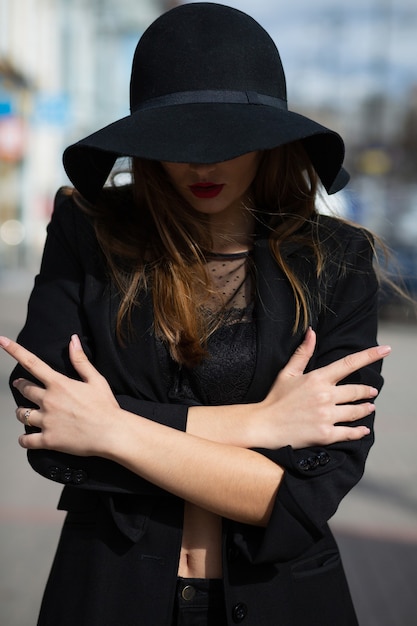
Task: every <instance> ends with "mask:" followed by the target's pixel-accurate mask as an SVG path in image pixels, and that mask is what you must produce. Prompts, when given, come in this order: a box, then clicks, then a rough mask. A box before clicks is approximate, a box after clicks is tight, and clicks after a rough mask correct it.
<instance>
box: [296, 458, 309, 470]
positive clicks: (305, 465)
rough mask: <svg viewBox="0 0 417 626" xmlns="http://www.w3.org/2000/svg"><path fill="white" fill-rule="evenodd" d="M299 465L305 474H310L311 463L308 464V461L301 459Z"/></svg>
mask: <svg viewBox="0 0 417 626" xmlns="http://www.w3.org/2000/svg"><path fill="white" fill-rule="evenodd" d="M297 465H298V467H299V468H300V469H301V470H303V471H304V472H308V470H309V469H310V463H309V462H308V459H301V460H300V461H298V463H297Z"/></svg>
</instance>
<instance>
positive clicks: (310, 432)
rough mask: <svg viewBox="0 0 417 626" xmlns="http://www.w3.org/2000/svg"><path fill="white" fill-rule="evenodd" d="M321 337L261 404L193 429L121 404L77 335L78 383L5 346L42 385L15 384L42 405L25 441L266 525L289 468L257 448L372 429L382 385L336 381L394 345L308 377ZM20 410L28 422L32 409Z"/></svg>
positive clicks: (193, 416)
mask: <svg viewBox="0 0 417 626" xmlns="http://www.w3.org/2000/svg"><path fill="white" fill-rule="evenodd" d="M315 340H316V339H315V333H314V332H313V331H312V330H309V331H308V332H307V334H306V337H305V339H304V341H303V343H302V344H301V345H300V347H299V348H298V349H297V351H296V352H295V353H294V355H293V356H292V357H291V359H290V360H289V362H288V364H287V366H286V367H285V368H284V369H283V370H282V371H281V373H280V374H279V376H278V377H277V379H276V381H275V383H274V384H273V386H272V388H271V390H270V392H269V394H268V395H267V397H266V398H265V399H264V400H263V401H262V402H258V403H253V404H246V405H231V406H221V407H192V408H190V409H189V412H188V422H187V431H186V432H185V433H184V432H182V431H178V430H176V429H173V428H169V427H167V426H164V425H162V424H159V423H156V422H153V421H151V420H148V419H146V418H143V417H140V416H139V417H138V416H137V415H134V414H132V413H130V412H128V411H125V410H123V409H121V408H120V406H119V405H118V403H117V401H116V399H115V397H114V395H113V393H112V391H111V389H110V387H109V385H108V383H107V381H106V380H105V379H104V377H103V376H101V374H99V372H98V371H97V370H96V369H95V368H94V367H93V365H92V364H91V363H90V362H89V361H88V359H87V357H86V355H85V353H84V351H83V349H82V346H81V344H80V341H79V339H78V337H77V336H73V337H72V339H71V342H70V345H69V355H70V359H71V362H72V364H73V366H74V368H75V369H76V371H77V372H78V374H79V376H80V378H81V380H80V381H77V380H73V379H71V378H69V377H67V376H64V375H62V374H59V373H57V372H55V371H54V370H53V369H52V368H50V367H49V366H48V365H47V364H46V363H44V362H43V361H42V360H40V359H39V358H37V357H36V356H34V355H33V354H32V353H31V352H29V351H28V350H26V349H25V348H23V347H22V346H20V345H19V344H17V343H15V342H13V341H11V340H9V339H7V338H4V337H3V338H0V346H1V347H2V348H3V349H4V350H5V351H6V352H7V353H9V354H10V355H11V356H12V357H13V358H15V359H16V361H18V362H19V363H20V364H21V365H22V367H23V368H24V369H25V370H27V371H28V372H29V373H30V374H32V375H33V376H34V377H36V379H37V380H39V381H40V382H41V384H42V385H37V384H35V383H33V382H31V381H28V380H25V379H19V380H17V381H15V383H14V385H15V387H16V388H17V389H18V390H19V392H20V393H21V394H22V395H23V396H24V397H25V398H27V399H28V400H29V401H30V402H31V403H35V404H36V405H37V406H38V407H39V409H36V410H33V411H32V412H31V413H30V424H31V425H32V426H35V427H37V428H38V429H40V430H39V432H35V433H31V434H24V435H21V436H20V438H19V443H20V445H21V446H22V447H24V448H27V449H51V450H58V451H61V452H67V453H70V454H75V455H79V456H100V457H103V458H106V459H110V460H113V461H116V462H117V463H119V464H120V465H123V466H124V467H126V468H127V469H129V470H131V471H133V472H134V473H136V474H138V475H140V476H141V477H143V478H145V479H146V480H148V481H150V482H152V483H153V484H155V485H157V486H159V487H162V488H163V489H165V490H167V491H169V492H171V493H172V494H174V495H177V496H179V497H181V498H183V499H185V500H187V501H189V502H192V503H193V504H196V505H198V506H201V507H203V508H205V509H207V510H210V511H212V512H214V513H216V514H219V515H222V516H223V517H227V518H229V519H233V520H236V521H240V522H244V523H249V524H255V525H259V526H265V525H266V524H267V523H268V520H269V516H270V514H271V510H272V507H273V503H274V499H275V496H276V493H277V491H278V489H279V486H280V483H281V481H282V478H283V475H284V470H283V469H282V468H281V467H280V466H279V465H277V464H276V463H274V462H273V461H271V460H269V459H268V458H267V457H266V456H264V455H262V454H259V453H257V452H255V451H254V450H252V449H251V448H267V449H271V450H272V449H277V448H280V447H283V446H286V445H291V446H292V447H293V448H301V447H304V446H311V445H329V444H332V443H337V442H340V441H353V440H359V439H361V438H362V437H364V436H365V435H367V434H368V432H369V430H368V428H366V427H365V426H362V425H360V426H355V425H354V423H355V422H356V421H357V420H360V419H362V418H364V417H366V416H367V415H369V414H370V413H372V412H373V411H374V405H373V399H374V398H375V396H376V395H377V390H376V389H374V388H372V387H370V386H368V385H359V384H349V385H338V384H337V383H338V382H339V381H341V380H342V379H344V378H346V377H347V376H348V375H349V374H351V373H353V372H355V371H356V370H358V369H361V368H362V367H366V366H368V365H370V364H372V363H374V362H376V361H379V360H380V359H382V358H384V357H385V356H387V355H388V354H389V352H390V348H389V347H388V346H378V347H372V348H369V349H367V350H363V351H361V352H357V353H355V354H351V355H349V356H347V357H345V358H343V359H340V360H338V361H336V362H334V363H332V364H330V365H327V366H325V367H322V368H320V369H318V370H315V371H312V372H309V373H307V374H305V373H304V371H305V369H306V366H307V364H308V362H309V360H310V358H311V356H312V354H313V351H314V347H315ZM358 401H360V403H359V404H352V403H356V402H358ZM16 414H17V418H18V419H19V420H20V421H21V422H22V423H24V422H25V407H19V408H18V409H17V411H16ZM342 422H343V423H345V424H346V423H350V424H351V425H349V426H346V425H342V424H341V423H342Z"/></svg>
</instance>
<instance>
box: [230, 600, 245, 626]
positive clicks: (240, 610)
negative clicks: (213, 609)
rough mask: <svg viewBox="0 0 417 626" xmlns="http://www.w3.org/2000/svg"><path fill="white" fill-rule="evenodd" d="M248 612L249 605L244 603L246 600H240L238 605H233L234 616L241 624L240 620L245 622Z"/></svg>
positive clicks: (236, 621) (236, 622)
mask: <svg viewBox="0 0 417 626" xmlns="http://www.w3.org/2000/svg"><path fill="white" fill-rule="evenodd" d="M247 614H248V607H247V606H246V604H244V602H239V603H238V604H236V606H234V607H233V611H232V617H233V621H234V622H235V624H240V622H243V620H244V619H245V617H246V616H247Z"/></svg>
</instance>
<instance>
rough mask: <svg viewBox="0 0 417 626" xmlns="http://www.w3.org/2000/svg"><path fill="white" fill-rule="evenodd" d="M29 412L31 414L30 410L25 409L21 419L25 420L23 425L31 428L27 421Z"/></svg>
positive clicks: (31, 425)
mask: <svg viewBox="0 0 417 626" xmlns="http://www.w3.org/2000/svg"><path fill="white" fill-rule="evenodd" d="M31 412H32V409H26V411H25V412H24V414H23V417H24V420H25V422H24V424H25V426H28V427H29V428H32V427H33V424H31V423H30V421H29V416H30V414H31Z"/></svg>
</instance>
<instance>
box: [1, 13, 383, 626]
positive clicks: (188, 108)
mask: <svg viewBox="0 0 417 626" xmlns="http://www.w3.org/2000/svg"><path fill="white" fill-rule="evenodd" d="M343 152H344V149H343V141H342V139H341V138H340V137H339V136H338V135H337V134H336V133H334V132H332V131H330V130H329V129H327V128H324V127H323V126H320V125H319V124H317V123H316V122H314V121H312V120H310V119H308V118H305V117H303V116H300V115H297V114H296V113H293V112H290V111H288V109H287V105H286V91H285V78H284V74H283V70H282V66H281V62H280V58H279V55H278V52H277V50H276V48H275V45H274V44H273V42H272V40H271V39H270V37H269V36H268V35H267V33H266V32H265V31H264V30H263V29H262V28H261V27H260V26H259V25H258V24H257V23H256V22H255V21H254V20H252V19H251V18H250V17H249V16H247V15H245V14H244V13H241V12H240V11H236V10H234V9H231V8H228V7H225V6H221V5H217V4H212V3H196V4H187V5H184V6H181V7H178V8H175V9H173V10H171V11H169V12H167V13H166V14H164V15H163V16H161V17H160V18H159V19H158V20H156V22H154V24H153V25H151V26H150V28H149V29H148V30H147V31H146V32H145V34H144V35H143V36H142V38H141V40H140V42H139V44H138V47H137V50H136V53H135V58H134V63H133V69H132V80H131V114H130V115H129V116H128V117H127V118H124V119H122V120H119V121H117V122H115V123H114V124H112V125H110V126H108V127H106V128H104V129H101V130H100V131H98V132H97V133H94V134H93V135H91V136H90V137H87V138H86V139H84V140H82V141H80V142H78V143H77V144H75V145H73V146H70V147H69V148H68V149H67V150H66V152H65V155H64V164H65V168H66V171H67V173H68V175H69V178H70V179H71V181H72V182H73V184H74V187H75V190H65V189H64V190H61V191H60V192H59V193H58V195H57V199H56V204H55V210H54V214H53V216H52V220H51V223H50V225H49V228H48V238H47V242H46V246H45V252H44V257H43V261H42V267H41V270H40V274H39V276H38V277H37V279H36V282H35V287H34V290H33V293H32V295H31V298H30V302H29V308H28V317H27V322H26V324H25V327H24V329H23V330H22V332H21V333H20V335H19V338H18V341H19V344H21V345H18V344H16V343H14V342H12V341H10V340H8V339H5V338H3V339H2V340H1V345H2V347H3V348H4V349H5V350H6V351H8V352H9V353H10V354H11V355H12V356H13V357H14V358H16V360H17V361H18V362H19V364H20V365H18V367H17V369H16V370H15V371H14V373H13V375H12V381H13V391H14V394H15V397H16V400H17V403H18V409H17V416H18V419H19V420H20V421H21V422H23V423H24V424H25V426H26V434H25V435H22V436H21V437H20V444H21V445H22V446H23V447H24V448H27V449H28V455H29V461H30V463H31V464H32V466H33V467H34V469H35V470H36V471H38V472H40V473H41V474H43V475H44V476H46V477H48V478H50V479H52V480H55V481H58V482H61V483H63V484H64V485H65V488H64V490H63V494H62V497H61V500H60V503H59V508H61V509H64V510H66V511H68V515H67V518H66V521H65V524H64V528H63V532H62V536H61V540H60V543H59V546H58V550H57V554H56V558H55V561H54V564H53V567H52V571H51V575H50V578H49V582H48V585H47V588H46V591H45V595H44V600H43V604H42V608H41V615H40V618H39V624H40V625H42V626H44V625H54V626H56V625H57V624H59V625H60V626H65V625H71V626H73V625H74V624H80V625H82V624H85V625H87V624H88V626H92V625H100V626H102V625H103V624H106V625H119V624H123V625H124V626H129V625H130V624H132V625H133V624H141V625H145V626H146V625H149V626H155V625H156V624H157V625H158V626H159V625H161V626H164V625H166V626H169V625H171V624H183V625H185V624H195V625H200V624H205V625H206V624H216V626H221V625H222V624H229V625H230V624H236V623H244V624H248V625H255V624H256V625H257V626H271V625H272V624H280V625H284V626H297V625H298V624H300V625H301V624H305V623H309V624H317V625H318V624H320V626H324V625H328V626H334V625H335V624H338V626H343V625H346V626H353V625H354V624H357V621H356V617H355V612H354V609H353V606H352V602H351V599H350V595H349V590H348V587H347V583H346V580H345V576H344V573H343V567H342V564H341V562H340V555H339V552H338V549H337V546H336V544H335V541H334V538H333V536H332V534H331V532H330V530H329V527H328V525H327V521H328V520H329V518H330V517H331V516H332V515H333V514H334V513H335V511H336V509H337V507H338V505H339V503H340V501H341V499H342V498H343V497H344V496H345V495H346V493H347V492H348V491H349V490H350V489H351V488H352V487H353V486H354V485H355V484H356V483H357V481H358V480H359V479H360V478H361V476H362V473H363V470H364V464H365V460H366V457H367V454H368V451H369V448H370V446H371V445H372V442H373V433H372V424H373V415H374V404H373V401H374V398H375V396H376V395H377V394H378V391H379V389H380V388H381V386H382V379H381V376H380V367H381V359H382V358H383V357H384V356H386V355H387V354H388V353H389V348H388V347H386V346H383V347H377V346H376V317H377V311H376V307H377V305H376V298H377V291H378V285H377V281H376V278H375V274H374V271H373V268H372V259H373V249H372V241H371V240H370V237H369V236H368V235H367V234H366V233H364V232H363V231H362V230H361V229H359V228H355V227H353V226H351V225H347V224H345V223H342V222H341V221H338V220H336V219H334V218H330V217H324V216H319V215H317V213H316V210H315V199H316V195H317V193H319V191H320V189H321V188H324V189H325V190H327V192H328V193H333V192H334V191H336V190H338V189H340V188H341V187H343V186H344V184H345V183H346V181H347V178H348V177H347V174H346V173H345V171H344V170H343V168H342V162H343ZM125 156H128V157H131V163H132V168H131V169H132V182H131V183H129V184H127V185H124V186H121V187H120V186H119V187H118V186H105V187H103V186H104V184H105V181H106V179H107V178H108V176H109V174H110V171H111V170H112V168H113V166H114V164H115V162H116V160H117V158H118V157H125ZM313 329H314V330H313ZM70 336H71V337H72V338H71V341H70V343H69V350H68V341H69V337H70ZM23 346H24V347H23ZM29 350H30V352H29ZM34 355H37V356H34ZM340 382H343V383H344V384H338V383H340Z"/></svg>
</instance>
